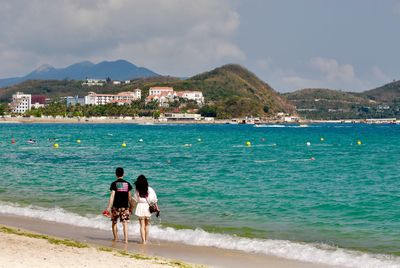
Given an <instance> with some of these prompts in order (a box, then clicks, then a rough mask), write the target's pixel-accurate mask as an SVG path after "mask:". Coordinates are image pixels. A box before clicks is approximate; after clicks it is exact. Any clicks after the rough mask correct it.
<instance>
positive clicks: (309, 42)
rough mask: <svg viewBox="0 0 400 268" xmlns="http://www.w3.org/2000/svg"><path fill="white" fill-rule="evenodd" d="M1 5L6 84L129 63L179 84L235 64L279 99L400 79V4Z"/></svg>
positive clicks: (180, 0) (187, 0) (108, 1)
mask: <svg viewBox="0 0 400 268" xmlns="http://www.w3.org/2000/svg"><path fill="white" fill-rule="evenodd" d="M0 3H1V7H2V8H1V9H0V63H1V64H0V78H7V77H16V76H23V75H26V74H27V73H29V72H31V71H33V70H34V69H36V68H38V67H39V66H41V65H43V64H50V65H52V66H54V67H56V68H63V67H66V66H68V65H71V64H74V63H77V62H81V61H85V60H90V61H92V62H94V63H98V62H101V61H103V60H117V59H125V60H128V61H130V62H132V63H133V64H135V65H138V66H143V67H146V68H149V69H151V70H152V71H155V72H157V73H159V74H163V75H171V76H177V77H190V76H192V75H195V74H198V73H201V72H204V71H208V70H211V69H213V68H216V67H219V66H221V65H224V64H227V63H238V64H241V65H242V66H244V67H246V68H247V69H249V70H250V71H252V72H253V73H255V74H256V75H257V76H258V77H259V78H261V79H262V80H264V81H265V82H266V83H268V84H269V85H270V86H272V87H273V88H274V89H275V90H277V91H279V92H290V91H295V90H298V89H302V88H316V87H318V88H330V89H340V90H345V91H364V90H368V89H372V88H375V87H378V86H381V85H383V84H386V83H389V82H391V81H393V80H398V79H400V73H399V68H398V66H400V65H399V64H398V63H399V62H400V60H399V57H400V53H398V50H399V48H400V34H399V29H400V27H399V26H400V0H381V1H378V0H201V1H199V0H197V1H195V0H86V1H83V0H30V1H28V0H0Z"/></svg>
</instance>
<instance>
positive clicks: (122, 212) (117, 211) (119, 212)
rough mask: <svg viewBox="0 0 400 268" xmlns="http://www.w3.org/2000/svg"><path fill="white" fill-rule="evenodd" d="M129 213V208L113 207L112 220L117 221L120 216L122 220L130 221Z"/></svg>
mask: <svg viewBox="0 0 400 268" xmlns="http://www.w3.org/2000/svg"><path fill="white" fill-rule="evenodd" d="M129 214H130V213H129V209H128V208H112V209H111V220H112V222H117V221H118V218H119V221H120V222H129Z"/></svg>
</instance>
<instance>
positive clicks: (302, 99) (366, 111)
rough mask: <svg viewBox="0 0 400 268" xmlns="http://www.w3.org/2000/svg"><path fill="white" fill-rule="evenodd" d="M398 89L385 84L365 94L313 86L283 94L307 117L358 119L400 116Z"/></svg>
mask: <svg viewBox="0 0 400 268" xmlns="http://www.w3.org/2000/svg"><path fill="white" fill-rule="evenodd" d="M395 92H396V90H393V89H392V88H389V89H387V88H383V87H382V88H377V89H374V90H371V91H365V92H362V93H354V92H343V91H339V90H331V89H315V88H314V89H302V90H298V91H295V92H291V93H286V94H284V95H285V97H286V98H287V99H288V100H289V101H290V102H291V103H292V104H293V105H294V106H296V109H297V112H298V113H299V114H300V115H301V116H303V117H306V118H308V119H346V118H348V119H359V118H383V117H399V116H400V113H399V108H400V105H398V104H399V102H397V105H395V102H393V101H395V100H396V99H395V96H396V94H394V93H395ZM397 96H398V95H397ZM397 98H398V97H397Z"/></svg>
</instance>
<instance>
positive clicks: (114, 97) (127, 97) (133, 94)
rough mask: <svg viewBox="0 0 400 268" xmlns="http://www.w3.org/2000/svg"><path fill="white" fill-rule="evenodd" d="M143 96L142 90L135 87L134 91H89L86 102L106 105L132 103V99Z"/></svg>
mask: <svg viewBox="0 0 400 268" xmlns="http://www.w3.org/2000/svg"><path fill="white" fill-rule="evenodd" d="M141 97H142V91H141V90H140V89H138V88H137V89H135V90H134V91H127V92H120V93H118V94H97V93H95V92H89V94H88V95H87V96H85V104H92V105H104V104H107V103H118V104H121V105H122V104H130V103H132V101H135V100H139V99H140V98H141Z"/></svg>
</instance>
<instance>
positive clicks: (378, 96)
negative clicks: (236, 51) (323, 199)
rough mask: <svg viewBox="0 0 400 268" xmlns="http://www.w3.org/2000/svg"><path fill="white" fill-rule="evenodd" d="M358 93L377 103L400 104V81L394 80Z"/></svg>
mask: <svg viewBox="0 0 400 268" xmlns="http://www.w3.org/2000/svg"><path fill="white" fill-rule="evenodd" d="M359 95H360V96H363V97H365V98H368V99H371V100H374V101H376V102H379V103H383V104H387V105H396V104H397V105H398V104H400V81H394V82H392V83H389V84H386V85H383V86H381V87H377V88H375V89H371V90H368V91H364V92H362V93H360V94H359Z"/></svg>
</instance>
